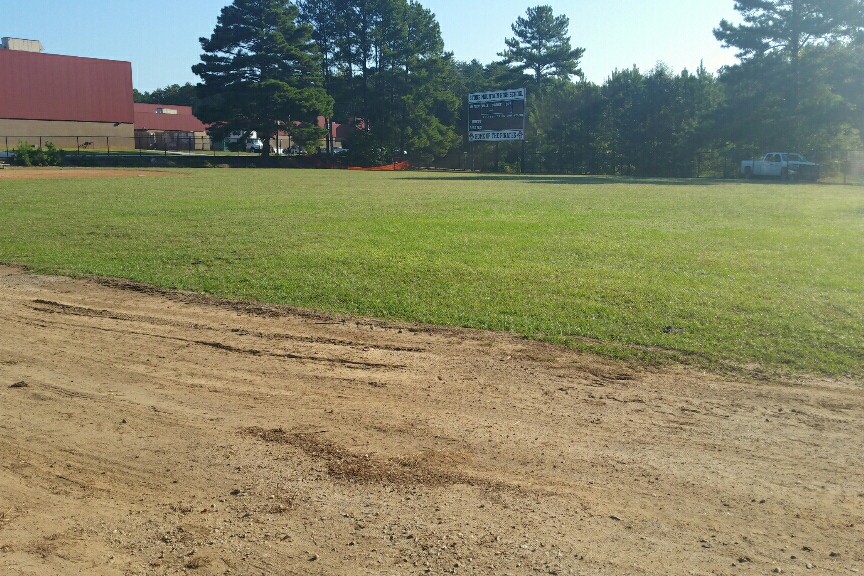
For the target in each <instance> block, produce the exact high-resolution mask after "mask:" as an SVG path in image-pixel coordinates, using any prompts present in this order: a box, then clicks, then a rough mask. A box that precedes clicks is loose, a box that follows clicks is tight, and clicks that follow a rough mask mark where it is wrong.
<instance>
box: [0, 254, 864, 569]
mask: <svg viewBox="0 0 864 576" xmlns="http://www.w3.org/2000/svg"><path fill="white" fill-rule="evenodd" d="M862 542H864V387H862V386H861V384H860V383H855V382H831V381H815V380H807V381H804V382H797V383H783V382H756V381H735V380H733V379H730V378H723V377H719V376H713V375H710V374H704V373H700V372H697V371H694V370H691V369H686V368H669V369H662V370H653V371H652V370H645V369H636V368H634V367H632V366H628V365H625V364H619V363H616V362H612V361H606V360H599V359H597V358H594V357H591V356H587V355H584V354H580V353H575V352H572V351H568V350H566V349H563V348H559V347H555V346H550V345H544V344H538V343H534V342H528V341H524V340H521V339H518V338H515V337H512V336H510V335H506V334H496V333H489V332H480V331H467V330H444V329H433V328H422V327H416V326H402V327H399V326H391V325H384V324H382V323H378V322H374V321H366V320H357V319H353V320H349V319H339V318H331V317H327V316H323V315H315V314H311V313H303V312H297V311H290V310H286V309H278V308H267V307H254V306H249V305H243V304H236V303H233V304H232V303H229V302H222V301H216V300H208V299H206V298H203V297H197V296H192V295H186V294H172V293H163V292H159V291H155V290H148V289H147V288H145V287H141V286H136V285H131V284H128V283H123V282H111V281H104V280H103V281H96V280H75V279H67V278H58V277H47V276H38V275H34V274H30V273H27V272H26V271H24V270H22V269H19V268H13V267H2V266H0V574H4V575H6V574H11V575H19V574H20V575H49V574H50V575H54V574H75V575H102V574H120V575H127V574H136V575H137V574H141V575H144V574H182V573H190V574H208V575H209V574H250V575H252V574H254V575H259V574H265V575H281V574H298V575H306V574H334V575H336V574H445V573H454V574H611V575H619V574H620V575H624V574H628V575H629V574H651V575H667V574H772V573H780V572H782V573H786V574H808V575H809V574H856V573H859V571H862V570H864V544H862Z"/></svg>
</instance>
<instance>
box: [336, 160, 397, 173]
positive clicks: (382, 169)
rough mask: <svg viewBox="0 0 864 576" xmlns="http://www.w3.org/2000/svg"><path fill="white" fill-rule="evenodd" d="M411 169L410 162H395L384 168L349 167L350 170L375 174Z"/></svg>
mask: <svg viewBox="0 0 864 576" xmlns="http://www.w3.org/2000/svg"><path fill="white" fill-rule="evenodd" d="M410 167H411V165H410V163H408V162H394V163H393V164H385V165H384V166H370V167H368V168H364V167H363V166H349V167H348V170H367V171H374V172H381V171H387V172H392V171H394V170H408V169H409V168H410Z"/></svg>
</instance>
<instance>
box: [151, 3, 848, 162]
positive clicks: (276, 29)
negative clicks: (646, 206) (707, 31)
mask: <svg viewBox="0 0 864 576" xmlns="http://www.w3.org/2000/svg"><path fill="white" fill-rule="evenodd" d="M735 9H736V10H737V11H738V13H739V14H740V23H730V22H728V21H726V20H723V21H721V22H719V23H718V26H717V28H716V29H715V30H714V35H715V37H716V38H717V40H718V42H721V43H722V44H723V45H724V46H727V47H730V48H733V49H736V50H737V57H738V62H737V63H736V64H734V65H732V66H728V67H726V68H724V69H722V70H721V71H720V72H718V73H716V74H715V73H712V72H710V71H708V70H706V69H705V68H704V67H701V66H700V68H699V69H697V70H695V71H688V70H684V71H682V72H674V71H672V70H670V69H669V68H668V67H666V66H664V65H658V66H656V67H655V68H653V69H651V70H647V71H643V70H639V69H637V68H635V67H634V68H631V69H625V70H615V71H614V72H612V73H611V74H610V76H609V77H608V78H607V79H606V80H605V81H604V82H603V83H602V84H595V83H592V82H588V81H586V80H585V79H584V78H583V76H582V72H581V70H580V68H579V65H580V62H581V59H582V58H583V57H584V54H585V50H584V49H583V48H580V47H574V46H573V45H572V42H571V38H570V35H569V34H570V33H569V21H568V19H567V17H566V16H564V15H555V14H554V12H553V10H552V8H551V7H549V6H544V5H540V6H536V7H532V8H528V9H527V11H526V13H525V15H524V16H523V17H519V18H518V19H517V20H516V22H515V23H514V24H513V25H512V27H511V31H512V36H510V37H506V38H503V42H502V51H501V52H500V53H499V57H500V59H499V60H496V61H494V62H491V63H481V62H478V61H476V60H474V61H471V62H463V61H458V60H456V59H455V58H454V56H453V54H452V53H450V52H447V51H446V50H445V46H444V42H443V40H442V38H441V31H440V27H439V25H438V23H437V21H436V19H435V16H434V14H432V12H431V11H429V10H428V9H426V8H424V7H423V6H422V4H420V3H418V2H415V1H412V0H297V2H296V3H292V2H289V1H287V0H234V1H233V3H232V4H230V5H229V6H226V7H225V8H223V10H222V12H221V14H220V16H219V19H218V22H217V25H216V27H215V29H214V32H213V34H212V35H211V36H210V37H209V38H201V46H202V55H201V62H200V63H199V64H197V65H195V66H194V67H193V71H194V72H195V73H196V74H197V75H198V76H199V77H200V78H201V83H199V84H198V85H197V86H195V87H194V90H190V88H193V87H192V86H191V85H187V86H176V85H175V86H171V87H168V88H166V89H163V93H161V94H159V91H156V92H154V93H151V94H149V95H148V94H144V95H139V96H140V97H142V98H143V97H151V98H155V97H157V96H158V97H162V96H166V97H167V96H171V95H172V94H174V95H176V96H175V97H176V98H178V99H181V98H186V100H183V102H165V103H178V104H179V103H187V102H191V103H192V104H193V105H194V106H195V110H196V114H198V116H199V117H200V118H201V119H202V120H203V121H205V122H208V123H212V124H213V125H214V127H215V129H216V130H217V131H219V130H229V129H245V130H256V131H257V132H258V133H259V135H262V138H263V136H264V135H267V134H274V133H275V132H276V131H277V130H280V129H287V130H290V129H293V128H292V127H295V126H305V127H306V128H305V129H306V130H307V131H308V130H313V131H314V130H315V129H317V127H316V126H313V121H314V119H315V118H316V117H317V116H324V117H325V118H327V121H328V122H331V121H336V122H339V123H342V124H350V125H354V126H356V128H357V129H356V130H355V131H354V133H353V136H352V137H351V141H350V142H348V143H347V144H346V145H347V146H348V147H349V148H350V149H352V151H353V152H356V153H357V154H361V152H362V153H365V157H364V158H365V160H366V161H368V162H374V161H375V160H376V157H384V156H388V157H389V156H392V154H393V153H394V151H399V153H400V154H402V153H403V152H404V153H407V155H408V156H409V157H410V158H411V159H413V160H415V161H419V162H442V163H446V162H448V161H449V162H450V163H451V164H452V163H453V162H456V161H461V159H462V158H464V153H465V152H467V151H468V148H467V144H466V133H467V125H468V121H467V105H466V104H465V102H466V97H467V94H469V93H471V92H479V91H484V90H493V89H500V88H514V87H523V86H524V87H527V88H528V107H527V120H526V142H525V143H524V145H522V144H503V143H502V144H501V145H500V146H496V147H495V152H494V154H493V153H491V151H490V150H488V149H487V150H485V153H484V155H483V158H484V162H483V166H482V167H483V168H487V169H513V170H526V171H533V172H549V173H606V174H625V175H653V176H691V175H695V173H697V172H698V173H701V174H717V173H719V172H720V171H722V170H723V169H724V166H725V165H726V164H725V163H726V162H728V159H730V158H739V159H740V158H744V157H750V156H752V155H755V154H757V153H759V152H763V151H767V150H769V149H770V150H777V151H780V150H788V151H804V152H806V151H810V150H828V149H861V148H862V134H864V0H738V1H736V3H735ZM165 91H167V92H169V93H170V94H165ZM190 95H191V96H192V98H191V100H190V99H189V96H190ZM324 133H325V131H324V130H321V131H320V133H319V134H318V135H319V136H322V137H323V135H324ZM307 136H308V134H307ZM328 146H329V143H328ZM479 146H485V147H487V148H488V147H489V146H490V145H488V144H482V145H479ZM265 153H267V150H265Z"/></svg>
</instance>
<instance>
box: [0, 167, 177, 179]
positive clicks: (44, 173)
mask: <svg viewBox="0 0 864 576" xmlns="http://www.w3.org/2000/svg"><path fill="white" fill-rule="evenodd" d="M167 174H169V173H168V172H165V171H160V170H152V169H147V170H138V169H132V168H5V169H3V170H0V181H2V180H66V179H70V178H122V177H125V178H129V177H133V176H165V175H167Z"/></svg>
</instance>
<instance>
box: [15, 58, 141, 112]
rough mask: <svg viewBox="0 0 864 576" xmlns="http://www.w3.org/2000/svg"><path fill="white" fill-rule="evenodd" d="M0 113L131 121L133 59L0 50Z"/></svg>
mask: <svg viewBox="0 0 864 576" xmlns="http://www.w3.org/2000/svg"><path fill="white" fill-rule="evenodd" d="M0 118H6V119H20V120H69V121H77V122H113V123H122V124H132V123H133V122H134V120H135V118H134V112H133V109H132V64H130V63H129V62H122V61H118V60H101V59H97V58H79V57H77V56H61V55H58V54H40V53H38V52H23V51H18V50H0Z"/></svg>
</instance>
